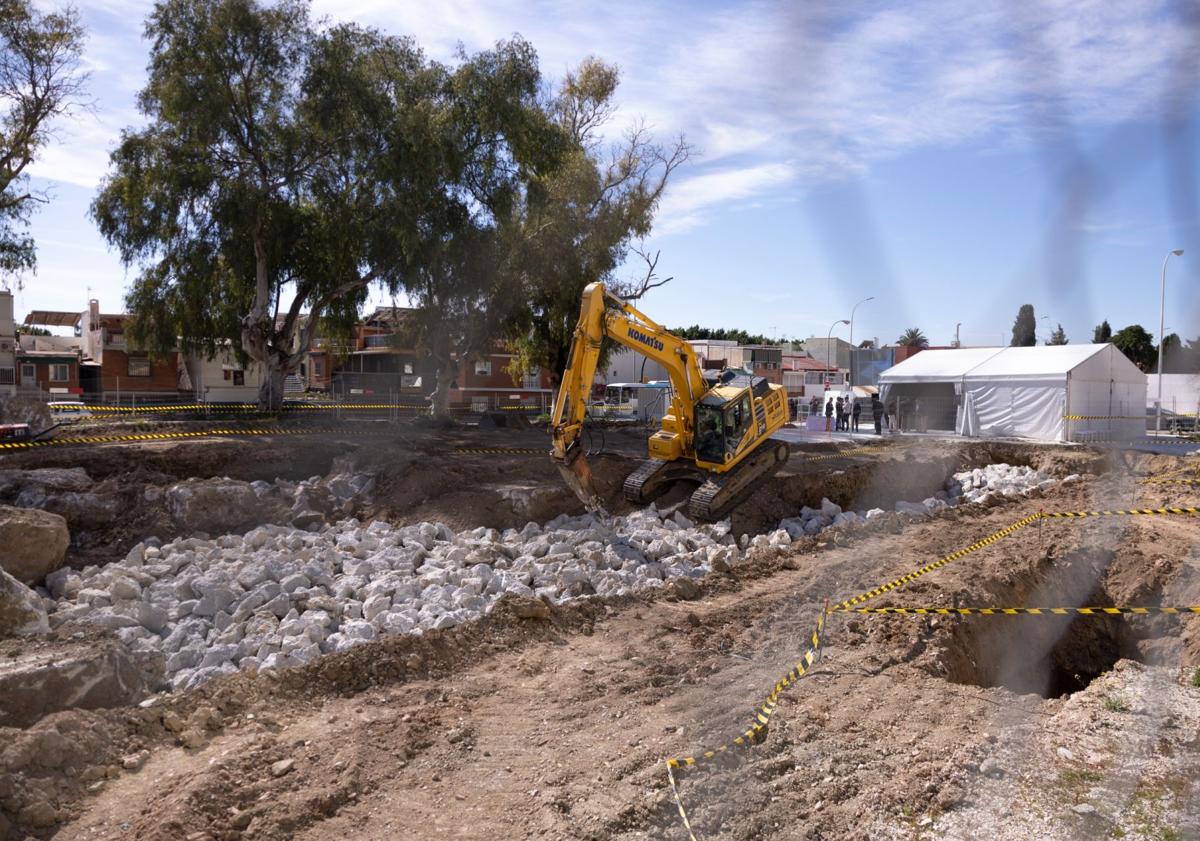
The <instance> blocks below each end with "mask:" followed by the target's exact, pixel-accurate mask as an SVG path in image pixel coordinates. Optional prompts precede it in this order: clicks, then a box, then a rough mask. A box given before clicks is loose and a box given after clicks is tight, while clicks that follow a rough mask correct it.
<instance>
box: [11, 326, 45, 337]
mask: <svg viewBox="0 0 1200 841" xmlns="http://www.w3.org/2000/svg"><path fill="white" fill-rule="evenodd" d="M16 334H17V335H18V336H50V335H53V334H52V333H51V332H50V331H49V330H47V329H46V328H45V327H33V326H26V325H24V324H18V325H17V326H16Z"/></svg>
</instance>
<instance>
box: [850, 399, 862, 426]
mask: <svg viewBox="0 0 1200 841" xmlns="http://www.w3.org/2000/svg"><path fill="white" fill-rule="evenodd" d="M861 414H862V406H860V405H859V403H858V401H857V400H855V401H854V405H853V406H851V407H850V421H851V423H850V426H851V428H852V429H853V430H854V431H855V432H858V416H859V415H861Z"/></svg>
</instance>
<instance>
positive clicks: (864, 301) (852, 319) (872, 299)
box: [850, 295, 875, 345]
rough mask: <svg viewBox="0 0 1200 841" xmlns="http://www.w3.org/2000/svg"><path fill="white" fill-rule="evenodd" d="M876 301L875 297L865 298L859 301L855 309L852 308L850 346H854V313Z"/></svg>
mask: <svg viewBox="0 0 1200 841" xmlns="http://www.w3.org/2000/svg"><path fill="white" fill-rule="evenodd" d="M874 300H875V296H874V295H872V296H871V297H870V298H863V299H862V300H861V301H859V302H858V303H857V304H855V305H854V306H853V307H851V308H850V344H852V345H853V344H854V311H855V310H856V309H858V308H859V306H860V305H862V304H865V303H866V302H867V301H874Z"/></svg>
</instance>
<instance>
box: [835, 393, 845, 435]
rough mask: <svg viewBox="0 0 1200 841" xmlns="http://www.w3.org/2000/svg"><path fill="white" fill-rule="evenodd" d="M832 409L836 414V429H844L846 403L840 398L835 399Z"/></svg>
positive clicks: (839, 430)
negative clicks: (835, 402)
mask: <svg viewBox="0 0 1200 841" xmlns="http://www.w3.org/2000/svg"><path fill="white" fill-rule="evenodd" d="M833 411H834V413H835V414H836V415H837V431H838V432H842V431H844V430H845V429H846V404H845V403H843V402H842V398H840V397H839V398H838V399H837V404H836V405H835V406H834V409H833Z"/></svg>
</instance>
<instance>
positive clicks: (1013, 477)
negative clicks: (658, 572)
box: [753, 464, 1080, 545]
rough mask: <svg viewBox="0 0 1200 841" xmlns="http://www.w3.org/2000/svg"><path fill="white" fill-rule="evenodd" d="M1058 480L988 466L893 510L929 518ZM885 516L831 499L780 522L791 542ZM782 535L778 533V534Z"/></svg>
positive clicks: (959, 475)
mask: <svg viewBox="0 0 1200 841" xmlns="http://www.w3.org/2000/svg"><path fill="white" fill-rule="evenodd" d="M1079 480H1080V477H1079V476H1078V475H1074V474H1073V475H1071V476H1067V477H1066V478H1064V479H1062V480H1061V481H1062V483H1063V484H1069V483H1071V482H1078V481H1079ZM1057 481H1058V480H1055V479H1052V478H1051V477H1049V476H1048V475H1046V474H1043V473H1040V472H1038V471H1036V470H1034V469H1033V468H1032V467H1023V466H1014V465H1010V464H989V465H988V466H987V467H981V468H976V469H975V470H967V471H963V472H962V473H955V474H954V475H953V476H952V477H951V478H950V479H948V480H947V481H946V489H945V490H942V491H938V492H937V493H936V494H934V495H933V496H931V497H928V498H927V499H923V500H921V501H920V502H908V501H904V500H901V501H900V502H897V503H896V504H895V505H894V506H893V510H894V511H895V512H896V513H898V514H906V515H909V516H912V517H928V516H930V515H931V514H936V513H937V512H938V511H940V510H942V509H943V508H947V507H949V506H953V505H959V504H960V503H962V504H965V503H971V502H987V501H988V500H989V499H990V498H991V497H992V495H994V494H998V495H1002V496H1016V495H1019V494H1025V493H1029V492H1030V491H1032V490H1034V489H1035V488H1043V489H1045V488H1049V487H1051V486H1052V485H1054V484H1056V483H1057ZM886 513H887V512H886V511H884V510H883V509H882V508H872V509H871V510H870V511H864V512H857V511H842V509H841V507H840V506H838V505H836V504H835V503H833V502H830V501H829V500H828V499H822V500H821V506H820V507H819V508H809V507H808V506H805V507H804V508H801V509H800V514H799V515H798V516H796V517H788V518H786V519H784V520H781V521H780V523H779V528H780V530H781V532H782V533H785V534H786V535H787V536H788V538H789V542H790V541H791V540H797V539H799V538H801V537H804V536H805V535H809V536H811V535H815V534H818V533H819V532H821V531H823V530H824V529H827V528H830V527H836V526H854V525H858V524H861V523H863V522H865V521H869V520H874V519H876V518H877V517H881V516H883V515H884V514H886ZM779 533H780V532H776V534H779ZM769 537H770V536H768V535H759V537H758V538H755V542H753V545H776V543H772V542H771V541H770V539H765V540H763V541H762V542H757V541H759V539H760V538H769Z"/></svg>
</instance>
